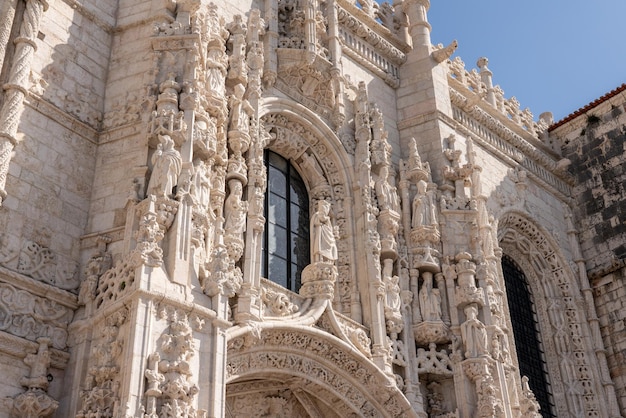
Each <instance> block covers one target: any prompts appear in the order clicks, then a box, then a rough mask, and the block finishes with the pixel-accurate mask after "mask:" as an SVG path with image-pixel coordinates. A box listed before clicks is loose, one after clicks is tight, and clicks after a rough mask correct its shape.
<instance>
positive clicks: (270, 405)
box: [226, 326, 417, 418]
mask: <svg viewBox="0 0 626 418" xmlns="http://www.w3.org/2000/svg"><path fill="white" fill-rule="evenodd" d="M226 381H227V386H226V405H227V406H226V411H227V412H226V416H229V417H237V418H240V417H241V418H243V417H244V416H245V417H251V416H259V417H262V416H277V417H280V416H285V417H287V416H289V417H390V418H391V417H398V418H400V417H416V416H417V415H416V414H415V412H414V411H413V409H412V407H411V405H410V404H409V402H408V400H407V399H406V398H405V397H404V395H403V394H402V393H401V392H400V390H399V389H398V388H397V387H396V386H395V384H394V383H393V382H392V381H391V380H390V379H389V378H388V377H387V376H385V375H384V374H383V373H382V372H381V371H380V370H379V369H378V368H377V367H376V366H375V365H374V364H373V363H372V362H371V361H370V360H368V359H367V358H365V357H364V356H363V355H361V354H360V353H357V352H355V351H354V349H353V348H351V347H350V346H348V345H347V344H346V343H344V342H342V341H341V340H339V339H338V338H336V337H334V336H332V335H330V334H328V333H326V332H324V331H321V330H319V329H316V328H313V327H294V326H291V327H290V326H285V327H275V326H274V327H271V328H267V329H263V330H258V331H257V332H255V333H253V332H248V333H246V334H244V335H241V336H237V337H235V338H233V339H231V340H230V341H229V342H228V353H227V364H226ZM279 406H280V407H283V408H285V411H289V413H290V415H280V414H278V413H277V414H276V415H273V411H277V410H278V408H279ZM251 411H252V413H255V414H257V415H249V414H250V413H251ZM254 411H256V412H254ZM259 411H261V412H259ZM246 414H248V415H246Z"/></svg>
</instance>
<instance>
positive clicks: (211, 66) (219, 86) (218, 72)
mask: <svg viewBox="0 0 626 418" xmlns="http://www.w3.org/2000/svg"><path fill="white" fill-rule="evenodd" d="M227 63H228V58H227V57H226V54H225V53H224V51H223V50H222V49H221V48H215V47H213V48H209V51H208V53H207V76H206V77H207V85H208V87H209V89H210V90H211V94H212V95H213V96H217V97H222V98H223V97H224V91H225V88H226V85H225V82H226V73H227V72H226V65H227Z"/></svg>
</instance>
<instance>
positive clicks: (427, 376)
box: [416, 343, 458, 418]
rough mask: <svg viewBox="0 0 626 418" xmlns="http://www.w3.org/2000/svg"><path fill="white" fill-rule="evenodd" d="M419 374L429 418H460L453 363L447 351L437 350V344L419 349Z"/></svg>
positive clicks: (417, 360)
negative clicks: (455, 393) (455, 394)
mask: <svg viewBox="0 0 626 418" xmlns="http://www.w3.org/2000/svg"><path fill="white" fill-rule="evenodd" d="M416 364H417V372H418V374H419V376H420V387H421V392H422V396H423V397H424V406H425V409H426V412H427V413H428V416H429V417H437V418H452V417H457V418H458V410H457V405H456V403H455V401H456V399H455V396H454V395H453V394H454V390H455V389H454V372H453V368H452V364H453V361H452V360H451V359H450V357H449V356H448V352H447V351H446V350H445V349H441V350H439V351H438V350H437V345H436V344H435V343H430V344H429V347H428V349H424V348H418V349H417V358H416Z"/></svg>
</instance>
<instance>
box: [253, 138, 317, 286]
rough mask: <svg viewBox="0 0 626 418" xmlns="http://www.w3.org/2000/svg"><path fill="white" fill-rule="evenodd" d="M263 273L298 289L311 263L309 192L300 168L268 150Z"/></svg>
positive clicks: (282, 284) (275, 280)
mask: <svg viewBox="0 0 626 418" xmlns="http://www.w3.org/2000/svg"><path fill="white" fill-rule="evenodd" d="M264 161H265V167H266V170H267V190H266V192H265V219H267V223H266V225H265V231H264V236H263V246H262V254H261V263H262V265H261V274H262V275H263V277H266V278H268V279H270V280H271V281H273V282H275V283H278V284H279V285H281V286H284V287H286V288H287V289H289V290H292V291H294V292H297V291H298V290H299V289H300V284H301V274H302V270H304V267H306V266H307V265H308V264H309V260H310V254H309V253H310V249H309V196H308V193H307V190H306V186H305V184H304V181H303V180H302V178H301V177H300V174H299V173H298V171H297V170H296V169H295V167H293V166H292V165H291V164H290V163H289V161H288V160H286V159H285V158H283V157H282V156H280V155H278V154H276V153H274V152H272V151H269V150H266V151H265V155H264Z"/></svg>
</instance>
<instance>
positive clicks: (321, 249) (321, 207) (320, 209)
mask: <svg viewBox="0 0 626 418" xmlns="http://www.w3.org/2000/svg"><path fill="white" fill-rule="evenodd" d="M329 213H330V203H328V202H327V201H325V200H320V201H319V202H317V211H316V212H315V213H314V214H313V216H312V217H311V237H312V239H311V258H312V260H313V262H314V263H315V262H319V261H321V262H329V263H333V262H334V261H335V260H337V244H336V243H335V231H334V228H333V224H332V223H331V222H330V215H329Z"/></svg>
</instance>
